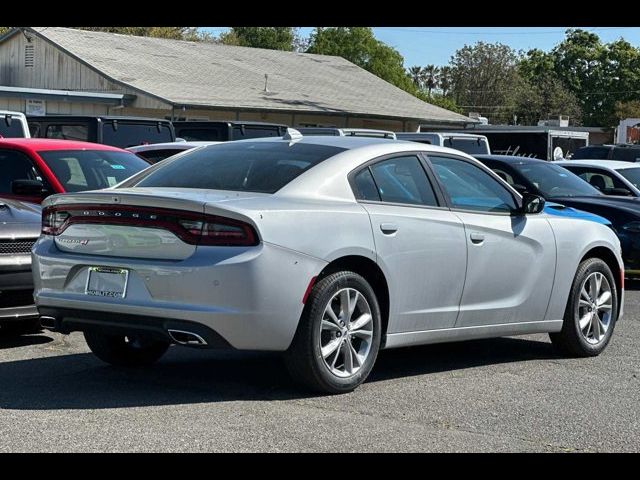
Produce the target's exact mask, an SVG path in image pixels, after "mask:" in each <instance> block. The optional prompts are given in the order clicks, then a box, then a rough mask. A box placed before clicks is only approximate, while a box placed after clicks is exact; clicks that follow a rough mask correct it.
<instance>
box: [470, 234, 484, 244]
mask: <svg viewBox="0 0 640 480" xmlns="http://www.w3.org/2000/svg"><path fill="white" fill-rule="evenodd" d="M469 238H470V239H471V242H472V243H475V244H476V245H480V244H481V243H482V242H484V235H483V234H481V233H478V232H471V235H469Z"/></svg>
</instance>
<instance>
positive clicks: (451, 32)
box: [202, 27, 640, 67]
mask: <svg viewBox="0 0 640 480" xmlns="http://www.w3.org/2000/svg"><path fill="white" fill-rule="evenodd" d="M567 28H569V27H374V28H373V31H374V34H375V36H376V38H377V39H378V40H381V41H383V42H384V43H386V44H387V45H390V46H392V47H394V48H395V49H397V50H398V51H399V52H400V53H401V54H402V56H403V57H404V64H405V67H410V66H412V65H420V66H424V65H428V64H434V65H438V66H441V65H446V64H447V63H449V59H450V58H451V56H452V55H453V54H454V52H455V51H456V50H457V49H459V48H461V47H463V46H464V45H465V44H474V43H476V42H478V41H483V42H489V43H495V42H500V43H504V44H507V45H509V46H511V47H512V48H514V49H516V50H525V51H526V50H530V49H532V48H539V49H542V50H550V49H551V48H553V47H554V46H555V45H556V44H558V43H560V42H561V41H562V40H563V38H564V36H565V35H564V32H565V31H566V29H567ZM581 28H583V29H585V30H589V31H592V32H594V33H596V34H597V35H598V36H599V37H600V39H601V40H602V41H603V42H610V41H613V40H617V39H618V38H620V37H623V38H624V39H625V40H627V41H628V42H629V43H631V44H632V45H634V46H636V47H640V28H639V27H581ZM202 29H203V30H207V31H210V32H211V33H213V34H215V35H217V34H219V33H221V32H223V31H226V30H228V28H227V27H202ZM312 30H313V28H310V27H302V28H301V29H300V33H301V34H302V35H303V36H305V37H306V36H309V33H310V32H311V31H312Z"/></svg>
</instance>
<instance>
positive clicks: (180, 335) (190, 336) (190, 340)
mask: <svg viewBox="0 0 640 480" xmlns="http://www.w3.org/2000/svg"><path fill="white" fill-rule="evenodd" d="M167 332H168V333H169V336H170V337H171V339H172V340H173V341H174V342H176V343H178V344H180V345H206V344H207V342H206V340H205V339H204V338H202V337H201V336H200V335H198V334H197V333H193V332H187V331H185V330H174V329H171V328H170V329H168V330H167Z"/></svg>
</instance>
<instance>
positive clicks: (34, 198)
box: [0, 149, 48, 203]
mask: <svg viewBox="0 0 640 480" xmlns="http://www.w3.org/2000/svg"><path fill="white" fill-rule="evenodd" d="M14 180H39V181H41V182H43V184H44V186H45V189H48V184H47V182H46V181H45V179H44V178H43V177H42V175H41V174H40V172H39V171H38V169H37V168H36V166H35V165H34V162H33V160H32V159H31V158H30V157H29V156H28V155H27V154H25V153H22V152H19V151H17V150H11V149H0V197H5V198H16V199H18V200H23V201H25V202H34V203H40V202H41V201H42V199H43V196H42V195H23V194H15V193H13V189H12V183H13V181H14Z"/></svg>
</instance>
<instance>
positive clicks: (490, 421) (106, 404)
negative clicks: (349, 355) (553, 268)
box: [0, 283, 640, 452]
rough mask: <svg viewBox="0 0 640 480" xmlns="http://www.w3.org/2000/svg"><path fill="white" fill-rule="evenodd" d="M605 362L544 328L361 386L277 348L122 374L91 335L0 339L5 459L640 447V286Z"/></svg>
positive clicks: (376, 373)
mask: <svg viewBox="0 0 640 480" xmlns="http://www.w3.org/2000/svg"><path fill="white" fill-rule="evenodd" d="M628 286H629V287H631V288H629V289H628V290H627V297H626V302H625V309H626V311H625V318H624V319H623V320H622V321H621V322H620V323H619V324H618V325H616V330H615V332H614V337H613V339H612V342H611V344H610V345H609V347H608V348H607V350H606V351H605V352H604V353H603V354H602V355H600V356H599V357H596V358H586V359H585V358H580V359H576V358H564V357H561V356H559V355H558V354H556V352H555V351H554V349H553V348H552V346H551V344H550V342H549V339H548V337H547V336H546V335H530V336H524V337H509V338H500V339H494V340H481V341H473V342H461V343H455V344H441V345H431V346H424V347H415V348H407V349H399V350H390V351H385V352H381V354H380V356H379V358H378V362H377V365H376V367H375V368H374V370H373V372H372V374H371V377H370V379H369V380H368V381H367V382H366V383H365V384H363V385H362V386H361V387H360V388H358V389H357V390H356V391H355V392H353V393H350V394H346V395H339V396H316V395H311V394H309V393H307V392H305V391H303V390H300V389H299V388H297V386H296V385H295V384H293V383H292V381H291V380H290V379H289V377H288V375H287V373H286V371H285V370H284V366H283V365H282V363H281V360H280V359H279V357H278V356H277V355H269V354H238V353H233V354H230V353H226V354H220V353H215V352H211V351H203V350H191V349H186V348H178V347H172V348H171V349H170V351H169V353H168V354H167V355H165V356H164V357H163V358H162V359H161V360H160V362H158V363H157V364H156V365H154V366H152V367H149V368H144V369H139V370H119V369H116V368H113V367H110V366H108V365H106V364H103V363H102V362H100V361H99V360H98V359H96V358H95V357H94V356H93V355H92V354H91V353H90V352H89V350H88V348H87V346H86V344H85V342H84V339H83V337H82V334H79V333H74V334H72V335H70V336H63V335H59V334H53V333H48V332H44V331H43V332H40V333H32V334H29V335H22V336H19V337H12V336H9V335H0V452H34V451H35V452H40V451H46V452H49V451H56V452H101V451H107V452H116V451H117V452H122V451H133V452H148V451H151V452H165V451H166V452H169V451H172V452H186V451H195V452H255V451H260V452H261V451H267V452H284V451H303V452H335V451H341V452H369V451H409V452H414V451H428V452H487V451H500V452H501V451H512V452H514V451H554V452H557V451H559V452H575V451H640V348H639V347H640V284H632V283H628Z"/></svg>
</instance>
